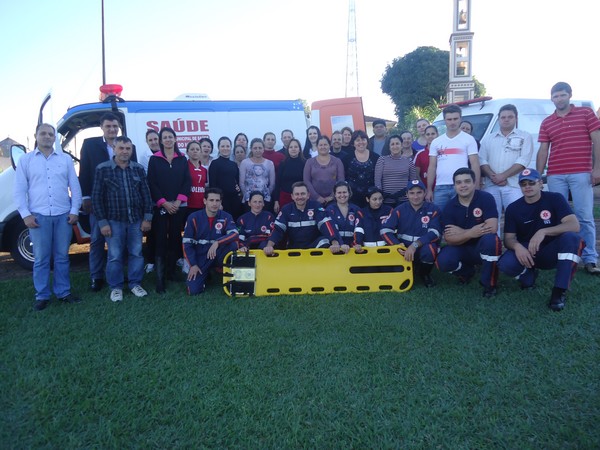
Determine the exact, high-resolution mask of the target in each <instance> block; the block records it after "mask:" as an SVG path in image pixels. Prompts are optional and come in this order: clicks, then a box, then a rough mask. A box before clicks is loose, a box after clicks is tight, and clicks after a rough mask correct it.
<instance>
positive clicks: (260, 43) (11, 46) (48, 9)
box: [0, 0, 600, 145]
mask: <svg viewBox="0 0 600 450" xmlns="http://www.w3.org/2000/svg"><path fill="white" fill-rule="evenodd" d="M355 3H356V28H357V32H356V36H357V48H358V78H359V87H358V89H359V95H361V96H362V98H363V104H364V111H365V114H367V115H369V116H376V117H381V118H385V119H390V120H394V119H395V116H394V107H393V104H392V103H391V102H390V100H389V97H388V96H387V95H386V94H383V93H382V92H381V83H380V80H381V77H382V74H383V73H384V71H385V68H386V66H387V65H389V64H391V63H392V62H393V60H394V59H395V58H398V57H402V56H404V55H405V54H407V53H409V52H411V51H413V50H414V49H416V48H417V47H420V46H434V47H437V48H440V49H443V50H449V43H448V41H449V38H450V34H451V33H452V18H453V1H452V0H428V1H417V0H378V1H372V0H369V1H367V0H355ZM100 5H101V1H100V0H54V1H47V0H25V1H10V0H0V18H2V21H1V24H2V26H1V27H0V58H1V59H0V61H1V65H0V67H1V70H0V86H1V88H0V140H2V139H4V138H5V137H11V138H12V139H15V140H17V141H19V142H21V143H23V144H26V145H27V144H28V143H29V144H31V145H32V144H33V132H34V128H35V124H36V120H37V113H38V108H39V105H40V104H41V101H42V99H43V98H44V96H45V95H46V94H47V93H48V92H51V93H52V97H53V100H52V102H51V104H50V105H49V108H48V109H47V115H46V117H45V119H46V121H50V122H52V123H55V122H57V121H58V120H59V119H60V117H61V116H62V115H63V114H64V113H65V111H66V109H67V108H68V107H70V106H75V105H78V104H81V103H89V102H95V101H97V99H98V94H99V91H98V88H99V86H100V85H101V84H102V59H101V15H100V11H101V6H100ZM153 5H155V6H154V7H153ZM104 11H105V36H106V38H105V43H106V81H107V82H108V83H118V84H121V85H123V86H124V90H123V94H122V97H123V98H125V99H126V100H169V99H174V98H175V97H177V96H178V95H180V94H182V93H190V92H194V93H205V94H208V96H209V97H210V98H211V99H212V100H276V99H281V100H294V99H298V98H300V99H305V100H307V101H308V102H309V103H310V102H312V101H315V100H321V99H328V98H337V97H343V96H344V95H345V82H346V49H347V29H348V0H298V1H296V0H253V1H248V0H219V1H214V0H170V1H169V2H158V1H148V0H125V1H124V0H104ZM471 12H472V16H471V20H472V23H471V31H473V32H474V33H475V35H474V40H473V63H472V64H473V66H472V67H473V74H474V75H475V76H476V77H477V79H478V80H479V81H481V82H483V83H484V84H485V86H486V88H487V94H488V95H491V96H493V97H494V98H507V97H526V98H548V97H549V95H550V94H549V92H550V87H551V86H552V85H553V84H554V83H555V82H557V81H567V82H569V83H570V84H571V86H572V87H573V96H574V98H578V99H586V100H592V101H593V102H594V103H595V105H596V107H598V106H599V105H600V81H599V80H600V77H599V76H598V73H597V72H596V71H595V68H598V67H599V61H598V56H597V53H598V52H597V50H596V49H597V46H598V37H597V33H595V30H596V29H597V18H598V16H599V13H600V2H596V1H589V0H570V1H569V2H564V1H558V0H529V1H523V0H503V1H502V2H494V1H491V0H471ZM28 139H29V140H28Z"/></svg>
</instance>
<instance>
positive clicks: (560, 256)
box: [498, 169, 585, 311]
mask: <svg viewBox="0 0 600 450" xmlns="http://www.w3.org/2000/svg"><path fill="white" fill-rule="evenodd" d="M519 186H520V188H521V192H522V193H523V197H521V198H520V199H519V200H516V201H514V202H513V203H511V204H510V205H508V207H507V208H506V212H505V215H504V217H505V218H504V245H505V246H506V248H507V249H508V250H507V251H506V252H505V253H504V255H502V257H501V258H500V261H498V267H499V269H500V271H501V272H503V273H505V274H507V275H510V276H511V277H515V278H517V279H518V280H519V282H520V284H521V289H531V288H533V286H534V283H535V279H536V275H537V273H536V272H537V270H536V269H554V268H556V276H555V278H554V287H553V288H552V295H551V296H550V302H549V303H548V307H549V308H550V309H552V310H553V311H561V310H562V309H563V308H564V307H565V301H566V291H567V290H568V289H569V286H570V284H571V280H572V279H573V276H574V275H575V271H576V270H577V264H578V263H579V261H580V259H581V252H582V251H583V247H584V245H585V244H584V242H583V240H582V239H581V237H580V236H579V234H577V233H578V232H579V222H578V221H577V217H576V216H575V214H573V211H572V210H571V208H570V206H569V204H568V203H567V201H566V200H565V198H564V197H563V196H562V194H559V193H556V192H543V191H542V189H543V187H544V185H543V184H542V179H541V177H540V174H539V172H538V171H537V170H534V169H525V170H523V171H522V172H521V174H520V175H519Z"/></svg>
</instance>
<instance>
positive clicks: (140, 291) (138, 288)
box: [131, 284, 148, 297]
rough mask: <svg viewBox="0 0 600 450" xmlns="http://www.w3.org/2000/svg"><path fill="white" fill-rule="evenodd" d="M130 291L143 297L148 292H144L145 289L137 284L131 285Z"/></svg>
mask: <svg viewBox="0 0 600 450" xmlns="http://www.w3.org/2000/svg"><path fill="white" fill-rule="evenodd" d="M131 292H132V293H133V295H135V296H136V297H145V296H146V295H148V292H146V289H144V288H143V287H141V286H140V285H139V284H138V285H137V286H134V287H132V288H131Z"/></svg>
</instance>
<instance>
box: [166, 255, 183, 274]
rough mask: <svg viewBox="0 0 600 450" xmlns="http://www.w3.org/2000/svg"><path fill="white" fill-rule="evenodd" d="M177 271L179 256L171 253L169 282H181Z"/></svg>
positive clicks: (168, 260)
mask: <svg viewBox="0 0 600 450" xmlns="http://www.w3.org/2000/svg"><path fill="white" fill-rule="evenodd" d="M177 269H178V267H177V255H176V254H175V253H171V252H169V253H168V254H167V280H169V281H180V278H179V276H178V273H177V272H178V270H177Z"/></svg>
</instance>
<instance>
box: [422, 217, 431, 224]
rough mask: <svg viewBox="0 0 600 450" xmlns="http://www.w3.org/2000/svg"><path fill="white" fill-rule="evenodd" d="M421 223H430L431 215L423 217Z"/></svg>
mask: <svg viewBox="0 0 600 450" xmlns="http://www.w3.org/2000/svg"><path fill="white" fill-rule="evenodd" d="M421 223H429V216H423V217H421Z"/></svg>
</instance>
